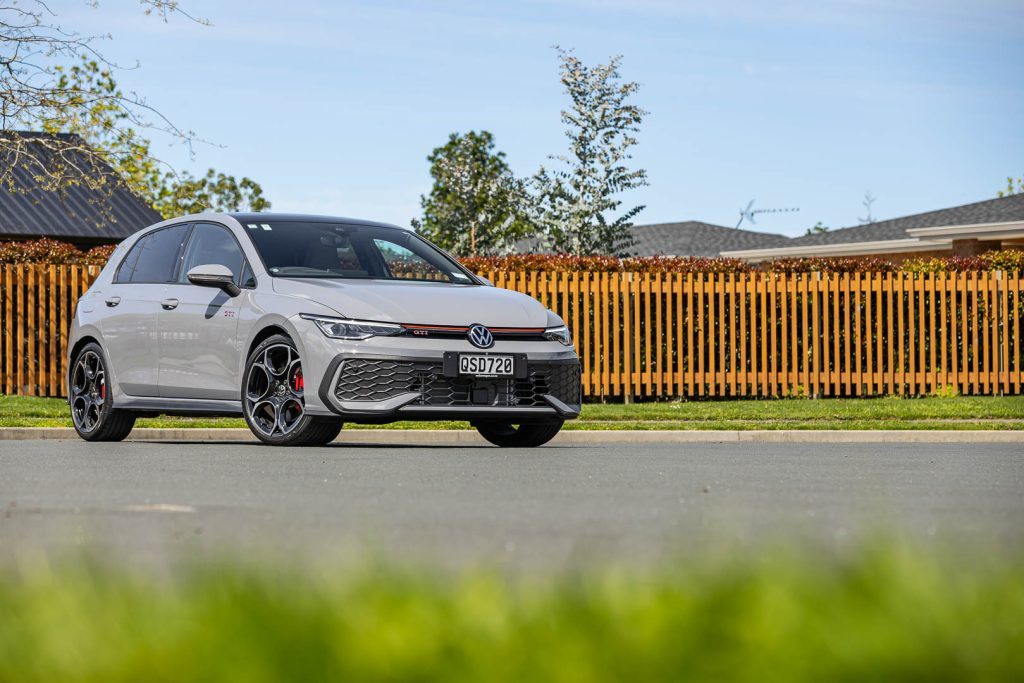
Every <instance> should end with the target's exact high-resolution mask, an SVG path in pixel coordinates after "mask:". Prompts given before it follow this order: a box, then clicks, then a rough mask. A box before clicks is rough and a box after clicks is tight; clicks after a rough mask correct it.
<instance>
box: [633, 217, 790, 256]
mask: <svg viewBox="0 0 1024 683" xmlns="http://www.w3.org/2000/svg"><path fill="white" fill-rule="evenodd" d="M630 232H631V233H632V234H633V239H634V240H635V244H634V245H633V246H631V247H630V248H629V251H630V253H633V254H635V255H637V256H718V255H719V254H720V253H722V252H723V251H734V250H739V249H770V248H772V247H784V246H787V245H788V244H789V243H790V242H791V240H790V238H788V237H784V236H782V235H773V234H770V233H766V232H754V231H753V230H740V229H738V228H727V227H725V226H722V225H712V224H710V223H701V222H700V221H684V222H682V223H658V224H655V225H634V226H633V227H632V228H630Z"/></svg>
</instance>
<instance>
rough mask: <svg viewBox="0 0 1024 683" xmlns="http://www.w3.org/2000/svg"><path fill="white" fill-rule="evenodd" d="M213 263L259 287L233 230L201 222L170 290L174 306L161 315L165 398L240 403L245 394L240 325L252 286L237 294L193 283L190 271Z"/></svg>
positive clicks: (243, 283)
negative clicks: (244, 304) (242, 393)
mask: <svg viewBox="0 0 1024 683" xmlns="http://www.w3.org/2000/svg"><path fill="white" fill-rule="evenodd" d="M209 264H219V265H222V266H226V267H227V268H228V269H229V270H230V271H231V272H232V273H233V274H234V276H235V284H237V285H239V286H242V287H247V288H248V289H251V288H252V287H253V286H255V281H253V280H252V275H251V270H250V269H249V268H248V264H247V263H246V260H245V256H244V255H243V253H242V249H241V247H240V246H239V245H238V241H237V240H236V239H235V236H234V235H233V234H232V233H231V231H230V230H228V229H227V228H225V227H224V226H222V225H216V224H213V223H196V224H195V225H194V226H193V228H192V232H191V234H190V235H189V238H188V241H187V243H186V245H185V249H184V252H183V256H182V259H181V267H180V268H179V270H178V274H177V278H176V280H177V281H176V283H175V284H173V285H171V286H170V287H169V288H168V294H167V298H168V300H169V301H168V304H167V306H166V307H165V308H164V310H162V311H161V313H160V378H159V382H160V395H161V396H164V397H167V398H196V399H227V400H236V401H237V400H239V398H240V396H241V389H240V387H241V381H242V380H241V377H239V376H238V372H239V366H240V363H239V359H240V354H241V353H242V349H241V344H240V343H239V341H238V339H237V329H238V313H239V308H240V306H241V302H242V301H243V300H244V298H245V297H246V291H247V290H243V292H242V294H240V295H238V296H236V297H231V296H229V295H228V294H227V293H226V292H224V291H223V290H221V289H218V288H215V287H200V286H198V285H193V284H192V283H190V282H189V281H188V271H189V270H191V269H192V268H195V267H196V266H202V265H209ZM243 272H244V273H245V279H244V280H243Z"/></svg>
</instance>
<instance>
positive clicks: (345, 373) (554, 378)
mask: <svg viewBox="0 0 1024 683" xmlns="http://www.w3.org/2000/svg"><path fill="white" fill-rule="evenodd" d="M410 392H415V393H417V394H419V398H417V399H416V400H414V401H412V403H410V404H409V405H420V406H449V407H460V406H502V407H509V406H517V407H527V408H529V407H537V406H547V405H548V404H547V402H546V401H545V400H544V396H545V395H546V394H550V395H552V396H554V397H555V398H557V399H559V400H560V401H562V402H563V403H567V404H570V405H573V404H578V403H579V402H580V366H579V363H543V362H536V363H530V364H529V371H528V373H527V376H526V377H523V378H518V379H516V378H497V379H478V378H475V377H446V376H445V375H444V371H443V366H442V363H441V362H432V361H403V360H384V359H377V358H348V359H346V360H344V361H342V363H341V371H340V373H339V375H338V384H337V386H336V387H335V389H334V395H335V396H336V397H337V398H338V400H340V401H383V400H386V399H389V398H393V397H395V396H401V395H402V394H407V393H410Z"/></svg>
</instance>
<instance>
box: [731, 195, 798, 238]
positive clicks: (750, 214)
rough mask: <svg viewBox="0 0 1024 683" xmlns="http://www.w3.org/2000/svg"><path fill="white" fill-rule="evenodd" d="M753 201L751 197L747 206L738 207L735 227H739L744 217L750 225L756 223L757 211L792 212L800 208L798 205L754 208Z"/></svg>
mask: <svg viewBox="0 0 1024 683" xmlns="http://www.w3.org/2000/svg"><path fill="white" fill-rule="evenodd" d="M754 201H755V200H753V199H751V200H750V202H748V203H747V208H745V209H740V220H739V222H738V223H736V229H737V230H739V227H740V226H741V225H742V224H743V219H744V218H745V219H746V220H747V221H748V222H749V223H750V224H751V225H756V224H757V221H756V220H754V216H756V215H757V214H759V213H792V212H794V211H799V210H800V207H793V208H789V209H755V208H754Z"/></svg>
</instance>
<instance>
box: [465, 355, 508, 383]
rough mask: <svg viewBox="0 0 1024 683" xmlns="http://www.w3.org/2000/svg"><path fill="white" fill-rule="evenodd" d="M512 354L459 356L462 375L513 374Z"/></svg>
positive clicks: (492, 375)
mask: <svg viewBox="0 0 1024 683" xmlns="http://www.w3.org/2000/svg"><path fill="white" fill-rule="evenodd" d="M512 360H513V359H512V356H471V355H466V354H462V355H460V356H459V374H460V375H488V376H491V377H495V376H498V377H500V376H511V375H512V374H513V366H514V364H513V362H512Z"/></svg>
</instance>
